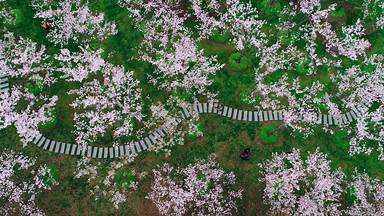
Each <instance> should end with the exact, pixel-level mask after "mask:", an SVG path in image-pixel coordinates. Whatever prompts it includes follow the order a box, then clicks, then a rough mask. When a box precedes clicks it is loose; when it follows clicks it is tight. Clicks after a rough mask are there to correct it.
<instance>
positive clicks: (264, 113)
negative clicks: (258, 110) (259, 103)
mask: <svg viewBox="0 0 384 216" xmlns="http://www.w3.org/2000/svg"><path fill="white" fill-rule="evenodd" d="M263 119H264V121H268V120H269V118H268V112H267V111H263Z"/></svg>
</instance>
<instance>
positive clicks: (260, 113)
mask: <svg viewBox="0 0 384 216" xmlns="http://www.w3.org/2000/svg"><path fill="white" fill-rule="evenodd" d="M258 117H259V121H261V122H262V121H264V118H263V111H259V112H258Z"/></svg>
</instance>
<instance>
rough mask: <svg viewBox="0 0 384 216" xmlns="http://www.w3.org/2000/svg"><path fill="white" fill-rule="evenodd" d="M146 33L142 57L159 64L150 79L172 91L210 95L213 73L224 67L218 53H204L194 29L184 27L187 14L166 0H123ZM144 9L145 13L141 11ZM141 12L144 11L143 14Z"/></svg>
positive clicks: (156, 64)
mask: <svg viewBox="0 0 384 216" xmlns="http://www.w3.org/2000/svg"><path fill="white" fill-rule="evenodd" d="M120 4H121V5H122V6H124V7H125V8H127V9H128V10H129V11H130V12H131V13H132V16H133V17H134V18H135V20H136V23H137V27H138V28H139V29H140V30H141V31H142V32H143V33H144V40H143V42H142V44H141V51H140V52H141V53H142V59H143V60H144V61H147V62H150V63H151V64H153V65H154V66H156V71H155V72H154V74H153V75H152V76H151V77H150V82H152V83H153V84H155V85H157V86H158V87H159V88H160V89H165V90H168V91H171V90H177V89H185V90H188V91H190V92H192V93H194V94H205V95H206V94H207V87H208V86H209V85H211V84H212V80H210V78H209V76H211V75H214V74H215V72H216V71H218V70H219V69H220V68H222V67H223V65H221V64H219V63H217V60H216V57H215V56H210V57H206V56H204V50H202V49H199V48H198V45H197V42H196V41H195V40H194V39H193V38H192V35H191V32H190V31H189V30H188V29H187V28H186V27H185V26H184V21H185V19H186V17H185V16H182V15H180V12H179V11H178V10H175V9H173V8H172V7H171V6H170V5H168V4H166V3H163V2H162V1H148V2H140V1H138V2H136V1H135V2H133V1H130V0H129V1H120ZM141 11H143V12H141ZM140 12H141V13H140Z"/></svg>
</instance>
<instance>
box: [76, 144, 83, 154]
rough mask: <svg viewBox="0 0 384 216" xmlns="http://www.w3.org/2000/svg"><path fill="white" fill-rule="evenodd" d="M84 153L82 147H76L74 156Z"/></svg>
mask: <svg viewBox="0 0 384 216" xmlns="http://www.w3.org/2000/svg"><path fill="white" fill-rule="evenodd" d="M84 153H85V152H84V150H83V146H80V145H77V148H76V155H83V154H84Z"/></svg>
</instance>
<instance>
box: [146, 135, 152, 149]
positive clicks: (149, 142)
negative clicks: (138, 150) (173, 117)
mask: <svg viewBox="0 0 384 216" xmlns="http://www.w3.org/2000/svg"><path fill="white" fill-rule="evenodd" d="M144 142H145V143H146V144H147V146H148V148H151V147H152V146H153V144H152V142H151V140H149V138H148V137H145V138H144Z"/></svg>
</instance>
